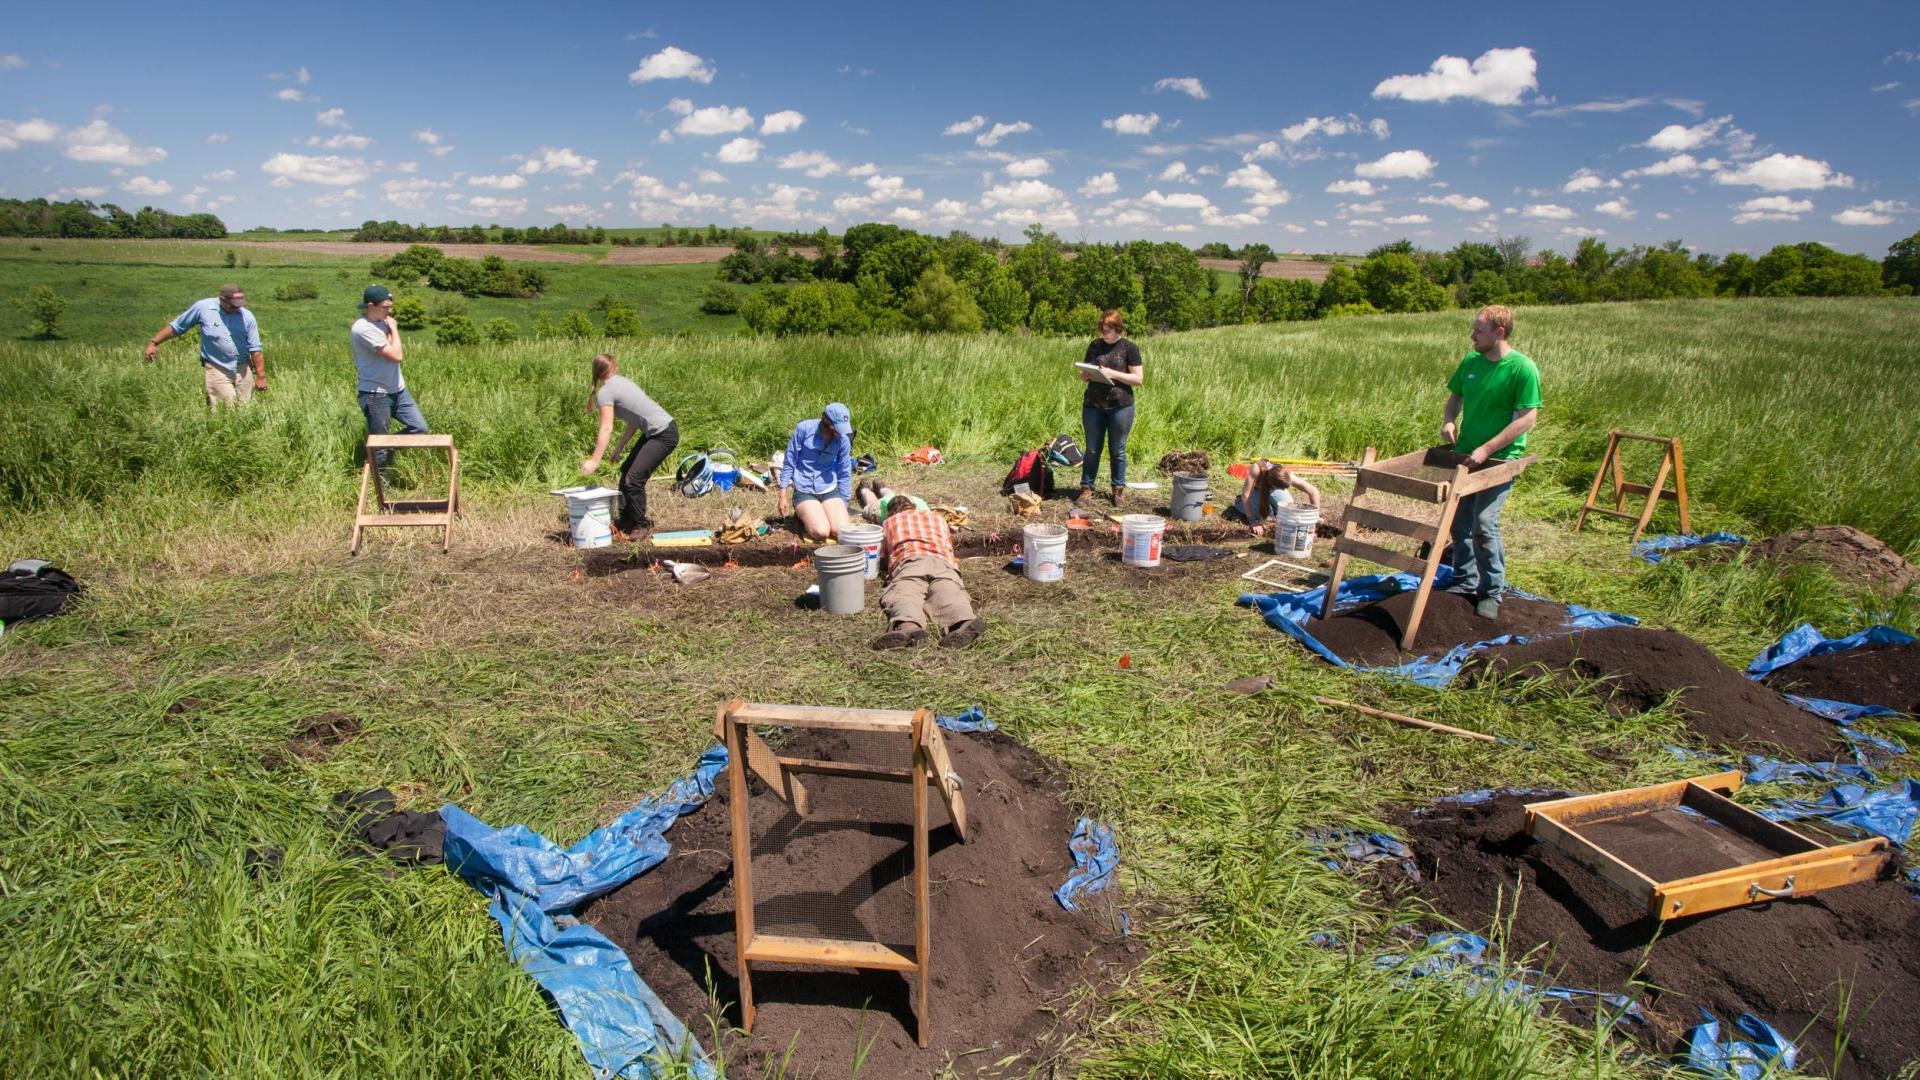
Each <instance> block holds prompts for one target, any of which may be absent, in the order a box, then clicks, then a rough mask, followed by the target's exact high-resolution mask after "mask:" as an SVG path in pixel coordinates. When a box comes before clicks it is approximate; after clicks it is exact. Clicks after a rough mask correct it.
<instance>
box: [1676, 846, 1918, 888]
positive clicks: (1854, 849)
mask: <svg viewBox="0 0 1920 1080" xmlns="http://www.w3.org/2000/svg"><path fill="white" fill-rule="evenodd" d="M1885 850H1887V838H1886V837H1884V836H1875V837H1870V838H1868V839H1866V840H1856V841H1854V842H1853V843H1850V844H1835V845H1834V846H1832V847H1820V846H1819V845H1815V846H1814V848H1813V850H1812V851H1799V852H1795V853H1793V854H1791V855H1782V856H1780V857H1779V858H1777V859H1762V860H1760V861H1759V862H1753V863H1747V864H1746V865H1744V866H1730V867H1727V868H1726V869H1724V870H1710V871H1708V872H1707V873H1704V874H1694V875H1692V876H1690V877H1683V878H1674V879H1673V880H1672V881H1662V882H1659V883H1658V884H1659V886H1660V888H1662V889H1666V890H1672V889H1677V888H1692V887H1693V886H1696V885H1707V884H1711V883H1713V882H1717V881H1731V880H1733V879H1735V878H1743V879H1744V878H1750V877H1752V876H1753V875H1755V874H1770V873H1773V872H1774V871H1776V870H1792V869H1793V868H1795V867H1798V866H1811V865H1813V864H1815V863H1824V862H1828V861H1830V860H1832V859H1834V858H1837V857H1839V856H1843V855H1844V856H1848V857H1851V856H1855V855H1871V854H1873V853H1874V852H1878V851H1885Z"/></svg>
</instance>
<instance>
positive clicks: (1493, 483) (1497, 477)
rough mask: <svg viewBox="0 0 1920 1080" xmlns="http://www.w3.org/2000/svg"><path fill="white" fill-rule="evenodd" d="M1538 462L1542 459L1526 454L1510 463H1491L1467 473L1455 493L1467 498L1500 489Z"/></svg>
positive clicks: (1456, 485) (1455, 488)
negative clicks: (1492, 488) (1495, 488)
mask: <svg viewBox="0 0 1920 1080" xmlns="http://www.w3.org/2000/svg"><path fill="white" fill-rule="evenodd" d="M1538 460H1540V458H1539V456H1538V455H1536V454H1525V455H1523V456H1521V457H1517V458H1513V459H1511V460H1508V461H1498V459H1495V461H1489V462H1488V463H1487V464H1485V465H1482V466H1481V467H1480V468H1478V469H1474V470H1472V471H1470V472H1469V473H1467V475H1466V477H1465V479H1462V480H1460V481H1457V482H1456V483H1455V484H1454V485H1453V493H1454V495H1456V496H1467V495H1473V494H1477V493H1479V492H1482V491H1485V490H1487V489H1488V488H1490V487H1498V486H1500V485H1501V484H1504V483H1506V482H1507V481H1509V480H1513V479H1515V478H1517V477H1518V476H1519V475H1520V474H1521V473H1523V472H1526V471H1527V467H1528V466H1530V465H1532V464H1533V463H1534V462H1536V461H1538ZM1496 462H1497V463H1496Z"/></svg>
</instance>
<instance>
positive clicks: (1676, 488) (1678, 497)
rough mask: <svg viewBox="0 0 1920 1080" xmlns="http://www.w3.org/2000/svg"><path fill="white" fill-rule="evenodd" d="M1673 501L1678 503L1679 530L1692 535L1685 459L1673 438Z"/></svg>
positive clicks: (1677, 441)
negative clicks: (1688, 517) (1688, 515)
mask: <svg viewBox="0 0 1920 1080" xmlns="http://www.w3.org/2000/svg"><path fill="white" fill-rule="evenodd" d="M1673 501H1674V502H1677V503H1679V504H1680V531H1681V533H1683V534H1684V535H1687V536H1692V535H1693V522H1691V521H1689V520H1688V519H1687V459H1686V458H1685V457H1683V456H1682V455H1681V453H1680V440H1679V439H1675V440H1673Z"/></svg>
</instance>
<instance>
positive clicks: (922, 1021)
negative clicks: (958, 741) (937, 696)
mask: <svg viewBox="0 0 1920 1080" xmlns="http://www.w3.org/2000/svg"><path fill="white" fill-rule="evenodd" d="M932 722H933V718H932V717H931V716H930V715H929V714H928V713H927V711H926V710H925V709H921V710H920V711H918V712H916V713H915V714H914V717H913V782H912V783H913V897H914V900H913V958H914V960H915V961H916V962H917V963H918V964H919V971H918V972H916V975H915V977H916V979H917V981H918V982H919V984H920V985H919V986H918V987H917V988H916V992H915V994H914V998H913V1015H914V1020H915V1021H916V1024H915V1026H916V1027H918V1028H919V1032H918V1037H919V1040H920V1048H921V1049H923V1050H924V1049H926V1046H927V1035H928V1031H927V1028H928V1021H927V1017H928V1014H930V1013H931V1012H932V1011H933V1010H932V1002H930V1001H928V1000H927V995H928V993H929V992H930V991H931V989H932V979H931V978H930V976H931V974H932V970H933V956H932V945H933V928H932V919H931V913H930V911H929V908H930V907H931V906H932V899H931V895H930V891H929V882H928V873H927V859H928V856H927V750H926V747H925V746H923V745H922V743H921V732H922V731H923V730H924V729H925V726H926V725H927V724H930V723H932Z"/></svg>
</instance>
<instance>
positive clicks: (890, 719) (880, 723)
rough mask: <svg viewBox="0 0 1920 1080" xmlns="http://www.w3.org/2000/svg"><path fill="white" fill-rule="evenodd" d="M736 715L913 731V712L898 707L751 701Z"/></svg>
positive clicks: (782, 722)
mask: <svg viewBox="0 0 1920 1080" xmlns="http://www.w3.org/2000/svg"><path fill="white" fill-rule="evenodd" d="M733 718H734V719H735V720H739V721H742V722H745V723H749V724H777V725H779V726H781V727H806V728H831V729H834V730H838V731H881V732H898V733H900V734H901V735H907V734H910V733H911V732H912V730H913V713H911V712H904V711H901V710H898V709H833V708H824V707H821V706H817V705H768V704H763V703H759V702H752V703H748V704H745V705H742V706H740V708H738V709H735V710H734V711H733Z"/></svg>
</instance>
